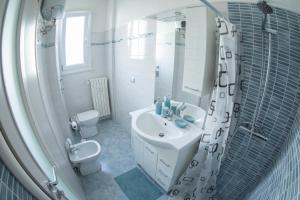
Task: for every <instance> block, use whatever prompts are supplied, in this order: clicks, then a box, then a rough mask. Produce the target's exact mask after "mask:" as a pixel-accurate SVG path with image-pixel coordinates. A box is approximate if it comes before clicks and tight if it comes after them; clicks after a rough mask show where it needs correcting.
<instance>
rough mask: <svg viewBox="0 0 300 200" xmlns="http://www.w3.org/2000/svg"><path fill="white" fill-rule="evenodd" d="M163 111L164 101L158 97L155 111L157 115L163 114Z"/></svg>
mask: <svg viewBox="0 0 300 200" xmlns="http://www.w3.org/2000/svg"><path fill="white" fill-rule="evenodd" d="M161 111H162V102H161V100H160V98H157V100H156V103H155V113H156V114H157V115H161Z"/></svg>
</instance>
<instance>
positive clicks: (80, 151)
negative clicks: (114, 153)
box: [69, 140, 101, 163]
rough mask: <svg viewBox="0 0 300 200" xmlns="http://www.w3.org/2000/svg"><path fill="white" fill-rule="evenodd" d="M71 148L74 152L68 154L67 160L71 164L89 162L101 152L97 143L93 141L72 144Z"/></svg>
mask: <svg viewBox="0 0 300 200" xmlns="http://www.w3.org/2000/svg"><path fill="white" fill-rule="evenodd" d="M73 148H75V149H76V150H74V152H72V153H69V158H70V161H71V162H72V163H81V162H83V161H84V162H87V161H89V160H93V159H95V158H97V157H98V156H99V154H100V151H101V147H100V145H99V143H97V142H95V141H93V140H88V141H84V142H80V143H78V144H74V145H73Z"/></svg>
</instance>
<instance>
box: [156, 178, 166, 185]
mask: <svg viewBox="0 0 300 200" xmlns="http://www.w3.org/2000/svg"><path fill="white" fill-rule="evenodd" d="M157 181H158V182H159V183H160V184H162V185H163V186H166V184H165V183H164V182H163V181H162V180H160V178H157Z"/></svg>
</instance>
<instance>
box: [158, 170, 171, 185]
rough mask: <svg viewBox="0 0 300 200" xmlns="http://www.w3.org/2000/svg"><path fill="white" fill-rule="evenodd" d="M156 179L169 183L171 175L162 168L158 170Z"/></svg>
mask: <svg viewBox="0 0 300 200" xmlns="http://www.w3.org/2000/svg"><path fill="white" fill-rule="evenodd" d="M156 179H159V180H161V181H162V182H163V183H164V184H165V185H169V184H170V182H171V177H170V176H169V175H168V174H166V173H165V172H164V171H163V170H162V169H161V168H157V170H156Z"/></svg>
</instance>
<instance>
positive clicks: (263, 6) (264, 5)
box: [257, 1, 273, 15]
mask: <svg viewBox="0 0 300 200" xmlns="http://www.w3.org/2000/svg"><path fill="white" fill-rule="evenodd" d="M257 7H258V9H259V10H260V11H261V12H262V13H264V14H265V15H267V14H272V13H273V8H272V7H271V6H269V5H268V4H267V2H266V1H260V2H258V3H257Z"/></svg>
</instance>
